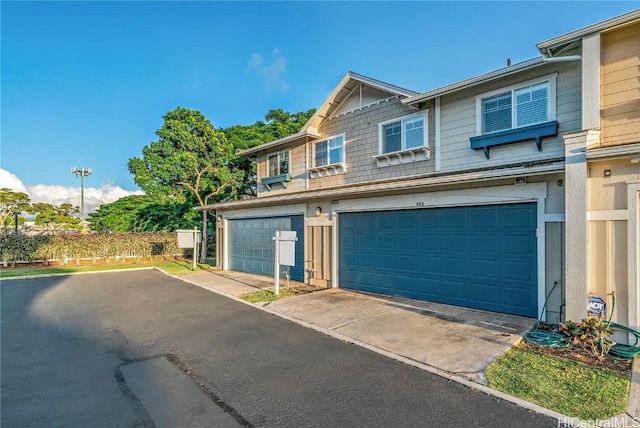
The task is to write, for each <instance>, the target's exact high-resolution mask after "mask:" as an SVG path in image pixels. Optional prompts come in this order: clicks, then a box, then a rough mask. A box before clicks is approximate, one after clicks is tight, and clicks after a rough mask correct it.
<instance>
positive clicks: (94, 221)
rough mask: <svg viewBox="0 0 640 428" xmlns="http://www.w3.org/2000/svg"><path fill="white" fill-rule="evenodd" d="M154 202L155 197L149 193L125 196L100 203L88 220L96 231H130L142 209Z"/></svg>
mask: <svg viewBox="0 0 640 428" xmlns="http://www.w3.org/2000/svg"><path fill="white" fill-rule="evenodd" d="M153 203H154V201H153V199H152V198H151V197H150V196H147V195H129V196H125V197H123V198H120V199H118V200H116V201H114V202H111V203H109V204H103V205H100V207H99V208H98V209H97V210H95V211H94V212H92V213H89V217H88V219H87V221H88V222H89V224H90V225H91V230H93V231H95V232H99V233H106V232H120V233H124V232H129V231H131V230H133V229H134V226H135V224H136V222H137V221H138V216H139V212H140V210H142V209H143V208H145V207H147V206H149V205H151V204H153Z"/></svg>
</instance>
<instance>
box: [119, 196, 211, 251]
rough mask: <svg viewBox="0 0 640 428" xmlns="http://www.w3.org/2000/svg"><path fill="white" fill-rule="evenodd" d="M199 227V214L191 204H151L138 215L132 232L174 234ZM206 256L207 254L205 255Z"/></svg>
mask: <svg viewBox="0 0 640 428" xmlns="http://www.w3.org/2000/svg"><path fill="white" fill-rule="evenodd" d="M198 225H199V222H198V213H197V212H195V211H194V210H193V204H192V203H191V202H186V203H171V202H164V203H151V204H149V205H146V206H144V207H142V208H140V210H138V212H137V213H136V218H135V219H134V221H133V224H132V228H131V230H133V231H135V232H173V231H175V230H176V229H193V228H194V227H197V226H198ZM205 256H206V254H205Z"/></svg>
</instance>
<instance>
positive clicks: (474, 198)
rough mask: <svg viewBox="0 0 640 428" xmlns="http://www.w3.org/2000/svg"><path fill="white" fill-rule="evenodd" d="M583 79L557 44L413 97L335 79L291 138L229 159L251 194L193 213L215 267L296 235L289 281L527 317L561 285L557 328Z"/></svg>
mask: <svg viewBox="0 0 640 428" xmlns="http://www.w3.org/2000/svg"><path fill="white" fill-rule="evenodd" d="M550 46H551V45H550ZM554 46H555V45H554ZM541 49H542V48H541ZM584 80H585V78H584V61H583V59H582V55H581V53H580V50H579V49H574V48H570V47H567V49H566V50H563V54H562V55H550V54H547V53H546V52H543V55H541V56H540V57H538V58H534V59H532V60H529V61H525V62H522V63H519V64H514V65H508V66H507V67H505V68H502V69H499V70H496V71H493V72H490V73H486V74H482V75H479V76H476V77H473V78H470V79H467V80H464V81H461V82H458V83H455V84H452V85H449V86H446V87H442V88H438V89H435V90H431V91H428V92H425V93H421V94H418V93H415V92H413V91H410V90H407V89H403V88H400V87H397V86H394V85H390V84H387V83H384V82H380V81H378V80H375V79H371V78H368V77H365V76H361V75H358V74H355V73H351V72H349V73H347V75H346V76H345V77H344V78H343V79H342V81H340V83H339V84H338V85H337V86H336V88H335V89H334V90H333V91H332V93H331V94H330V95H329V96H328V98H327V99H326V100H325V101H324V103H322V105H321V106H320V107H319V108H318V110H317V112H316V114H315V115H314V116H313V117H312V118H311V119H310V120H309V122H308V123H307V124H306V125H305V126H304V128H303V129H302V130H301V131H300V132H299V133H297V134H295V135H291V136H289V137H286V138H282V139H280V140H276V141H272V142H269V143H267V144H263V145H261V146H257V147H254V148H251V149H249V150H245V151H244V152H242V153H241V154H242V155H247V156H255V157H256V158H257V164H258V182H257V186H258V197H256V198H253V199H249V200H242V201H235V202H228V203H222V204H216V205H211V206H208V207H206V209H207V210H215V211H216V218H217V222H216V224H217V231H216V232H217V240H218V255H217V257H218V266H220V267H221V268H222V269H229V270H236V271H241V272H251V273H259V274H265V275H273V273H274V250H273V247H274V244H273V241H272V239H271V238H272V237H273V236H274V233H275V231H276V230H295V231H297V234H298V239H299V240H298V242H297V246H296V260H297V262H296V266H294V267H292V268H291V269H290V271H288V272H289V274H290V276H291V278H292V279H295V280H299V281H305V282H309V283H311V284H315V285H319V286H327V287H343V288H348V289H353V290H361V291H367V292H374V293H382V294H389V295H398V296H405V297H410V298H415V299H423V300H429V301H434V302H440V303H446V304H452V305H458V306H464V307H470V308H476V309H483V310H489V311H496V312H503V313H509V314H516V315H523V316H528V317H536V316H538V315H539V313H540V311H541V308H542V305H543V303H544V299H545V295H546V294H547V292H548V291H549V290H550V289H551V288H552V287H553V286H554V284H559V286H558V287H557V292H556V293H555V295H554V297H553V299H552V300H551V302H550V304H549V307H548V309H547V313H546V316H547V319H548V320H549V321H551V322H557V321H559V320H560V319H561V313H564V312H565V308H564V306H565V304H566V306H567V308H566V311H569V305H570V304H572V305H573V303H570V302H569V298H574V297H575V293H573V292H572V291H569V290H567V288H568V287H569V286H571V287H573V286H574V285H573V283H571V285H569V283H567V284H566V285H565V282H566V281H565V262H564V260H565V254H566V257H567V259H570V258H571V257H572V256H573V255H572V253H571V252H572V251H573V250H572V248H570V247H569V245H568V243H569V242H573V241H571V240H572V239H573V235H572V234H571V233H569V232H570V230H571V231H573V226H570V225H569V223H570V220H569V219H568V218H566V216H565V206H566V205H567V204H568V203H570V204H572V203H573V200H572V198H571V196H570V194H572V193H571V192H572V191H571V189H569V188H568V187H567V186H568V185H570V184H571V185H573V181H574V180H570V179H569V177H565V168H566V167H567V163H568V162H570V160H566V161H565V158H566V157H567V147H569V146H571V144H572V143H571V141H572V140H571V138H573V137H571V136H572V135H582V134H581V133H584V132H585V131H584V130H585V127H584V125H583V123H584V119H583V116H584V113H583V109H584V107H583V103H584V100H583V98H584V97H583V86H584ZM589 132H591V131H589ZM587 134H588V132H587ZM636 141H637V140H636ZM585 186H586V176H585V184H583V185H582V187H585ZM567 212H569V208H568V207H567ZM635 215H636V216H637V212H636V214H635ZM565 220H566V222H567V226H566V227H565ZM585 221H586V220H585ZM585 228H586V226H585ZM565 229H566V230H565ZM636 233H637V232H636ZM585 242H586V241H585ZM567 273H569V274H572V271H571V270H570V269H568V268H567ZM585 295H586V293H585ZM575 305H576V306H578V303H575ZM579 305H580V306H582V307H584V305H585V302H584V300H582V301H581V302H579ZM576 312H577V310H576ZM576 318H577V317H576Z"/></svg>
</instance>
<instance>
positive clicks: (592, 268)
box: [589, 220, 628, 324]
mask: <svg viewBox="0 0 640 428" xmlns="http://www.w3.org/2000/svg"><path fill="white" fill-rule="evenodd" d="M589 241H590V242H591V243H592V244H591V245H589V292H590V293H593V294H595V295H597V296H600V297H602V298H605V299H607V301H608V302H609V304H611V297H610V296H609V295H608V294H609V293H611V292H612V291H613V292H615V293H616V308H615V310H614V314H613V321H616V322H619V323H622V324H628V321H627V319H628V287H627V282H628V281H627V278H628V277H627V257H626V255H627V222H626V221H622V220H617V221H590V222H589ZM595 243H597V244H595ZM608 315H609V314H607V316H608Z"/></svg>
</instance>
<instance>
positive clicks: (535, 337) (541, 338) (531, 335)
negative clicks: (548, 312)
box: [522, 281, 570, 348]
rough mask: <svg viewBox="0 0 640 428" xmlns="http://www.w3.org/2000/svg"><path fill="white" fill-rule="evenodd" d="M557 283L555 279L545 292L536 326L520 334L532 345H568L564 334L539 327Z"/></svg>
mask: <svg viewBox="0 0 640 428" xmlns="http://www.w3.org/2000/svg"><path fill="white" fill-rule="evenodd" d="M557 285H558V282H557V281H556V282H555V283H554V284H553V287H552V288H551V291H549V294H547V298H546V299H545V300H544V305H542V311H541V312H540V317H538V322H537V323H536V326H535V327H534V328H533V330H531V331H527V332H525V333H524V334H523V335H522V337H523V339H524V340H525V341H527V342H528V343H530V344H532V345H535V346H539V347H541V348H566V347H568V346H569V345H570V343H569V340H568V339H567V337H566V336H565V335H564V334H560V333H557V332H555V331H550V330H545V329H542V328H540V323H541V322H542V316H543V315H544V311H545V308H546V307H547V302H548V301H549V297H551V293H553V290H554V289H555V288H556V286H557Z"/></svg>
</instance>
